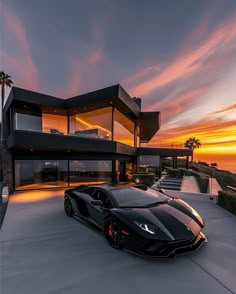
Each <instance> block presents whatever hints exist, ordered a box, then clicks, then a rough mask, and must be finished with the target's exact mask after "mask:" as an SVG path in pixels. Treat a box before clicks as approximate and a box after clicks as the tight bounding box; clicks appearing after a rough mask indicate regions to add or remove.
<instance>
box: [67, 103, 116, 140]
mask: <svg viewBox="0 0 236 294" xmlns="http://www.w3.org/2000/svg"><path fill="white" fill-rule="evenodd" d="M69 135H74V136H80V137H95V138H100V139H106V140H111V138H112V108H111V107H106V108H102V109H98V110H94V111H89V112H84V113H80V114H76V115H73V116H71V117H70V132H69Z"/></svg>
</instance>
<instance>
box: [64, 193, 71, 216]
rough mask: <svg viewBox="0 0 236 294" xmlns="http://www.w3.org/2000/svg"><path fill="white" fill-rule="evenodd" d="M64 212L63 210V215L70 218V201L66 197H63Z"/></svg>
mask: <svg viewBox="0 0 236 294" xmlns="http://www.w3.org/2000/svg"><path fill="white" fill-rule="evenodd" d="M64 210H65V214H66V215H67V216H68V217H72V215H73V207H72V204H71V201H70V199H69V198H68V197H65V199H64Z"/></svg>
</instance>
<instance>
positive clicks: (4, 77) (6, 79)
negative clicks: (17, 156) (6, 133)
mask: <svg viewBox="0 0 236 294" xmlns="http://www.w3.org/2000/svg"><path fill="white" fill-rule="evenodd" d="M0 85H1V98H2V99H1V100H2V108H1V113H2V123H1V144H3V106H4V101H5V87H9V88H11V87H12V85H13V81H12V79H11V76H10V75H8V74H6V73H5V72H4V71H0Z"/></svg>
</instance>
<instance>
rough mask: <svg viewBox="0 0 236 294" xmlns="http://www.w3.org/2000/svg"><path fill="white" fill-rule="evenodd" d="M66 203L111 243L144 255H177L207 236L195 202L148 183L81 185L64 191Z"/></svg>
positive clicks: (67, 210)
mask: <svg viewBox="0 0 236 294" xmlns="http://www.w3.org/2000/svg"><path fill="white" fill-rule="evenodd" d="M64 208H65V213H66V215H67V216H69V217H72V216H74V217H75V218H79V219H80V220H83V221H85V222H88V223H90V224H92V225H94V226H95V227H97V228H99V229H100V230H102V231H104V234H105V237H106V239H107V241H108V243H109V244H110V245H111V246H112V247H114V248H116V249H122V248H125V249H127V250H130V251H132V252H135V253H138V254H141V255H148V256H155V257H173V256H175V255H176V254H179V253H184V252H187V251H192V250H195V249H197V248H199V247H200V246H201V245H202V243H203V242H206V241H207V239H206V237H205V235H204V234H203V233H202V232H201V229H202V228H203V227H204V221H203V219H202V218H201V216H200V215H199V214H198V213H197V212H196V211H195V210H194V209H193V208H192V207H191V206H190V205H188V204H187V203H186V202H184V201H183V200H181V199H177V198H172V197H169V196H167V195H165V194H163V193H161V192H159V191H156V190H154V189H151V188H148V187H145V186H140V187H138V188H137V187H136V188H135V187H129V186H112V185H108V184H103V185H81V186H78V187H76V188H73V189H69V190H66V191H65V198H64Z"/></svg>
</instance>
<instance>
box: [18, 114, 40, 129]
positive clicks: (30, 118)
mask: <svg viewBox="0 0 236 294" xmlns="http://www.w3.org/2000/svg"><path fill="white" fill-rule="evenodd" d="M14 128H15V130H23V131H32V132H42V117H41V115H32V114H26V113H20V112H16V113H15V119H14Z"/></svg>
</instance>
